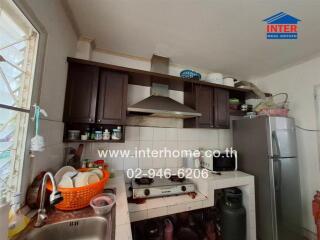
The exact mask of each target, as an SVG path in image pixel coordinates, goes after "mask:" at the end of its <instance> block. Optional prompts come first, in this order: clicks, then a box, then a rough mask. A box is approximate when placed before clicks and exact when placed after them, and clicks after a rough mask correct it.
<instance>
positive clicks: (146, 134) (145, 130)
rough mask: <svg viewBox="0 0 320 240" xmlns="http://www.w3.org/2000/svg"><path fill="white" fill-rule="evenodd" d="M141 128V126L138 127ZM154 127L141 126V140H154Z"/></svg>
mask: <svg viewBox="0 0 320 240" xmlns="http://www.w3.org/2000/svg"><path fill="white" fill-rule="evenodd" d="M138 128H139V127H138ZM153 129H154V128H152V127H140V140H142V141H148V140H149V141H150V140H151V141H152V140H153Z"/></svg>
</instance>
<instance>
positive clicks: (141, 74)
mask: <svg viewBox="0 0 320 240" xmlns="http://www.w3.org/2000/svg"><path fill="white" fill-rule="evenodd" d="M67 61H68V62H76V63H81V64H86V65H93V66H98V67H101V68H105V69H107V70H114V71H118V72H123V73H126V74H128V75H129V84H133V85H141V86H151V84H152V82H157V83H163V84H168V85H169V88H170V89H172V90H177V91H184V85H185V83H193V84H199V85H205V86H210V87H214V88H222V89H228V90H230V91H236V92H243V93H252V91H251V90H248V89H243V88H236V87H229V86H226V85H222V84H215V83H210V82H206V81H200V80H196V79H184V78H181V77H177V76H172V75H167V74H161V73H156V72H150V71H144V70H139V69H133V68H126V67H121V66H116V65H111V64H106V63H100V62H94V61H88V60H83V59H77V58H71V57H68V58H67Z"/></svg>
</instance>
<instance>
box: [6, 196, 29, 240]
mask: <svg viewBox="0 0 320 240" xmlns="http://www.w3.org/2000/svg"><path fill="white" fill-rule="evenodd" d="M20 204H21V194H20V193H15V194H13V197H12V207H11V209H10V212H9V231H8V236H9V238H10V239H11V238H13V237H14V236H16V235H17V234H18V233H20V232H21V231H22V230H23V229H25V228H26V227H27V225H28V224H29V222H30V219H29V218H28V217H26V216H24V215H23V214H22V213H21V211H20V210H19V209H20Z"/></svg>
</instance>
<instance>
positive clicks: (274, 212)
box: [232, 116, 301, 240]
mask: <svg viewBox="0 0 320 240" xmlns="http://www.w3.org/2000/svg"><path fill="white" fill-rule="evenodd" d="M232 125H233V145H234V147H235V149H236V150H237V152H238V165H239V170H242V171H244V172H246V173H249V174H252V175H254V176H255V193H256V216H257V239H261V240H295V239H301V195H300V178H299V164H298V159H297V143H296V132H295V123H294V119H293V118H287V117H268V116H258V117H255V118H252V119H249V118H243V119H239V120H234V121H233V124H232Z"/></svg>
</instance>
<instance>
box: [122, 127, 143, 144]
mask: <svg viewBox="0 0 320 240" xmlns="http://www.w3.org/2000/svg"><path fill="white" fill-rule="evenodd" d="M125 131H126V134H125V136H126V141H139V140H140V129H139V128H138V127H130V126H128V127H126V130H125Z"/></svg>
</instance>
